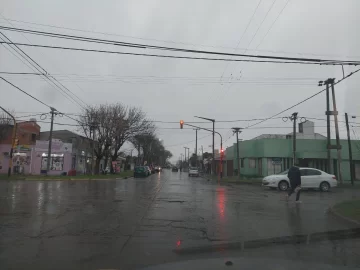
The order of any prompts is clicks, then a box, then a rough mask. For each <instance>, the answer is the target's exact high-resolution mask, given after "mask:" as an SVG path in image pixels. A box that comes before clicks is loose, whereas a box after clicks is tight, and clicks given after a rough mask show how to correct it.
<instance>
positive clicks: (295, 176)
mask: <svg viewBox="0 0 360 270" xmlns="http://www.w3.org/2000/svg"><path fill="white" fill-rule="evenodd" d="M288 178H289V180H290V185H291V186H292V187H293V188H295V187H297V186H300V185H301V174H300V170H299V168H298V167H295V166H292V167H291V168H290V169H289V172H288Z"/></svg>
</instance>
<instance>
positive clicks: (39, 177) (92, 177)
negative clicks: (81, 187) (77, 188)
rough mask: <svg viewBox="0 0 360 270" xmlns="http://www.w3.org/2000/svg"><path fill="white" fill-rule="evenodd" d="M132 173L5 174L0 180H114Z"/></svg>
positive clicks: (129, 175) (0, 176)
mask: <svg viewBox="0 0 360 270" xmlns="http://www.w3.org/2000/svg"><path fill="white" fill-rule="evenodd" d="M133 174H134V172H133V171H123V172H121V173H118V174H106V175H105V174H99V175H84V174H81V175H76V176H60V175H49V176H45V175H11V176H10V178H8V176H7V175H6V174H0V180H30V181H31V180H97V179H98V180H101V179H115V178H125V177H131V176H133Z"/></svg>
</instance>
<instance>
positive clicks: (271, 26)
mask: <svg viewBox="0 0 360 270" xmlns="http://www.w3.org/2000/svg"><path fill="white" fill-rule="evenodd" d="M289 2H290V0H287V1H286V3H285V5H284V7H283V8H282V9H281V10H280V12H279V14H278V15H277V16H276V18H275V20H274V21H273V23H272V24H271V25H270V28H269V29H268V30H267V32H266V34H265V35H264V37H263V38H262V39H261V41H260V42H259V44H258V45H257V46H256V48H255V50H256V49H257V48H259V46H260V45H261V44H262V43H263V42H264V40H265V38H266V37H267V35H268V34H269V32H270V31H271V29H272V28H273V26H274V24H275V23H276V21H277V20H278V19H279V17H280V16H281V14H282V13H283V11H284V9H285V8H286V6H287V5H288V4H289Z"/></svg>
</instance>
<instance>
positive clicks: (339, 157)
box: [319, 78, 343, 183]
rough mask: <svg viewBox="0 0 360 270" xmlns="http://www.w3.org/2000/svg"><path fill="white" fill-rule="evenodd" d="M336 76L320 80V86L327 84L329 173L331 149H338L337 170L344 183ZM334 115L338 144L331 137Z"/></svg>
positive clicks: (329, 171)
mask: <svg viewBox="0 0 360 270" xmlns="http://www.w3.org/2000/svg"><path fill="white" fill-rule="evenodd" d="M334 83H335V79H334V78H329V79H327V80H326V81H319V86H322V85H324V84H325V86H326V121H327V151H328V152H327V158H328V173H331V172H332V171H331V167H332V166H331V152H330V151H331V149H336V150H337V159H338V160H337V171H338V178H339V182H340V183H342V182H343V181H342V175H341V145H340V136H339V124H338V117H337V116H338V111H337V109H336V99H335V89H334ZM329 85H331V92H332V100H333V111H330V89H329ZM331 115H333V116H334V120H335V134H336V145H331V137H330V116H331Z"/></svg>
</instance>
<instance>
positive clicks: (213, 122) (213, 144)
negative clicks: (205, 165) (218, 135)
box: [194, 116, 215, 173]
mask: <svg viewBox="0 0 360 270" xmlns="http://www.w3.org/2000/svg"><path fill="white" fill-rule="evenodd" d="M194 117H196V118H200V119H204V120H207V121H210V122H212V124H213V131H212V134H213V141H212V155H213V162H212V166H211V171H212V173H214V168H213V166H214V164H215V163H214V162H215V119H211V118H206V117H201V116H194Z"/></svg>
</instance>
